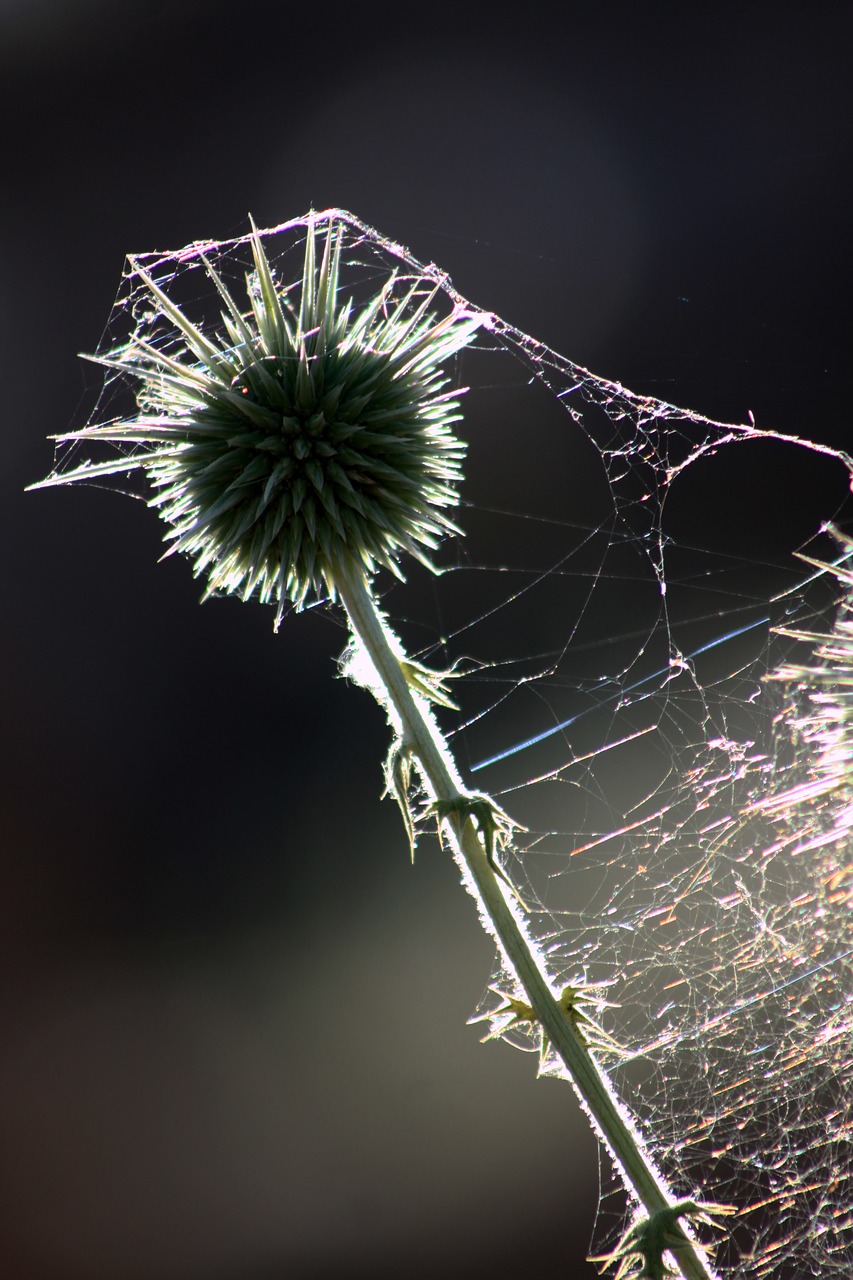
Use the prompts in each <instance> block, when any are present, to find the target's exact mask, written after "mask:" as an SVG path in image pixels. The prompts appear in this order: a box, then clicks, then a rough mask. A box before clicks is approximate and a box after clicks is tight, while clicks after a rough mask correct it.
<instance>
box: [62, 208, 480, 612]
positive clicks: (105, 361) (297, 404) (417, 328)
mask: <svg viewBox="0 0 853 1280" xmlns="http://www.w3.org/2000/svg"><path fill="white" fill-rule="evenodd" d="M317 241H318V237H317V235H316V232H315V224H314V219H311V220H309V222H308V227H307V236H306V242H305V257H304V264H303V270H302V279H301V283H300V284H299V285H298V286H297V287H296V288H293V287H291V288H290V289H284V288H282V287H281V286H280V284H279V283H278V281H277V280H276V278H275V275H274V272H273V269H272V267H271V265H270V262H269V260H268V258H267V255H266V252H265V249H264V245H263V241H262V238H261V235H260V233H258V232H257V230H255V229H254V227H253V234H252V238H251V248H252V257H253V265H254V270H253V271H252V272H251V273H250V274H249V276H248V277H247V301H248V306H245V305H244V306H243V307H241V306H240V305H239V304H238V301H237V300H236V299H235V297H234V296H233V294H232V292H231V291H230V289H229V288H228V287H227V286H226V284H225V282H224V280H223V279H222V278H221V276H220V274H219V272H218V271H217V270H216V269H215V268H214V266H213V263H212V262H211V261H209V260H208V259H207V258H205V256H204V255H203V254H201V255H200V256H201V259H202V261H203V262H204V266H205V270H206V273H207V276H208V278H209V280H210V282H211V284H212V285H213V287H214V289H215V290H216V291H217V293H218V301H219V304H220V310H221V323H220V324H219V325H218V326H216V327H214V328H212V329H211V328H207V327H201V326H197V325H196V324H194V323H193V322H191V321H190V319H189V318H188V316H187V314H186V313H185V311H184V310H183V309H182V308H181V306H179V305H178V304H177V303H176V302H175V301H173V300H172V299H171V298H170V296H169V295H168V293H167V292H166V291H165V290H164V289H163V288H161V286H160V284H159V283H157V282H156V281H155V280H154V279H153V278H152V277H151V276H150V275H148V274H147V273H146V272H145V271H144V269H143V268H142V267H141V266H139V265H137V267H136V271H137V274H138V277H139V279H140V280H141V281H142V283H143V285H144V286H145V289H146V290H147V294H148V299H149V307H148V311H149V314H148V316H147V317H146V322H145V323H140V324H139V325H138V326H137V329H136V331H135V332H134V334H133V335H132V336H131V338H130V340H129V341H128V342H127V343H126V344H124V345H123V346H120V347H118V348H116V349H113V350H111V351H108V352H107V353H106V354H105V355H100V356H96V357H89V358H91V359H94V360H96V362H98V363H100V364H102V365H106V366H107V367H108V368H109V369H113V370H117V371H118V372H119V373H122V374H125V375H130V377H131V379H132V380H133V382H134V384H135V390H136V402H137V408H138V413H137V414H136V415H135V416H133V417H131V418H127V419H123V420H120V421H114V422H109V423H106V424H103V425H95V426H90V427H87V428H85V429H83V430H81V431H77V432H72V433H69V434H67V435H64V436H61V437H59V439H60V440H66V441H67V440H75V441H82V440H89V441H92V440H100V441H108V442H111V443H115V444H118V445H120V446H121V445H126V444H132V445H133V446H134V447H135V451H134V452H132V453H131V454H129V455H128V454H127V453H124V454H123V455H122V456H121V457H119V458H118V459H116V460H114V461H111V462H107V463H101V464H92V463H86V464H83V465H82V466H78V467H77V468H76V469H74V470H72V471H66V472H64V473H60V474H57V475H55V476H52V477H50V478H49V480H48V481H45V482H43V483H46V484H47V483H53V484H57V483H67V482H72V481H76V480H85V479H90V478H92V477H94V476H95V475H107V474H119V473H122V472H127V471H129V470H131V469H134V468H141V469H142V470H143V471H144V473H145V474H146V476H147V478H148V480H149V481H150V484H151V486H152V489H153V495H152V496H151V498H150V505H151V506H153V507H154V508H155V509H156V510H157V511H158V512H159V514H160V516H161V518H162V519H163V520H164V521H165V522H166V523H167V524H168V525H169V532H168V533H167V535H166V538H167V540H168V541H169V542H170V549H169V552H167V554H170V553H172V552H175V551H178V552H182V553H184V554H186V555H188V556H189V557H190V558H191V559H192V560H193V562H194V573H195V575H196V576H199V575H205V576H206V579H207V586H206V590H205V598H206V597H207V596H209V595H211V594H213V593H218V592H224V593H233V594H237V595H239V596H241V597H242V598H243V599H248V598H249V597H250V596H256V597H258V598H259V599H260V600H261V601H264V602H266V601H271V602H274V603H276V604H277V606H278V612H277V618H276V625H278V621H279V620H280V618H281V614H282V611H283V609H284V607H285V604H286V603H287V602H288V601H290V602H292V603H293V604H294V605H295V606H296V607H297V608H300V607H301V606H302V605H303V604H304V602H305V600H306V598H307V597H308V596H309V594H311V593H314V594H316V595H318V596H322V595H323V594H325V593H329V594H331V595H332V596H334V594H335V578H336V574H337V573H339V572H340V570H341V568H342V567H343V566H344V565H351V564H352V563H353V562H355V563H356V564H359V565H361V566H362V567H363V568H364V570H365V571H366V572H367V573H372V572H373V571H374V570H375V569H376V568H377V567H378V566H384V567H386V568H388V569H391V570H392V571H393V572H395V573H396V574H397V575H398V576H400V571H399V568H398V563H397V562H398V558H399V557H400V556H401V555H402V554H404V553H410V554H412V555H414V556H416V557H417V558H418V559H420V560H421V561H422V562H424V563H426V564H429V560H428V558H427V557H428V552H429V551H431V550H433V549H434V548H435V547H436V546H437V545H438V542H439V540H440V538H441V537H442V536H443V535H444V534H446V533H457V532H459V531H458V530H457V529H456V526H455V525H454V524H453V523H452V522H451V520H450V519H449V518H448V516H447V514H446V512H447V509H448V508H449V507H452V506H454V505H455V504H456V503H457V502H458V486H459V483H460V481H461V479H462V461H463V458H464V455H465V446H464V444H463V443H462V442H461V441H460V440H458V439H457V438H456V436H455V435H454V433H453V430H452V425H453V423H455V422H456V421H458V420H459V419H460V417H461V414H460V412H459V408H460V403H459V399H458V395H459V394H460V393H459V392H454V391H451V390H449V389H448V386H449V377H448V374H447V372H446V370H445V369H444V365H445V362H446V361H447V360H448V359H449V358H450V357H452V356H453V355H454V354H455V353H456V352H458V351H459V350H460V349H461V348H462V347H464V346H466V345H467V344H468V343H469V342H470V341H471V339H472V337H473V336H474V334H475V332H476V330H477V329H478V328H479V327H480V325H481V324H482V323H483V317H482V316H481V315H480V314H478V313H476V312H472V311H470V310H468V309H467V308H465V307H464V306H463V305H462V304H461V303H456V304H455V305H454V306H453V307H452V308H451V309H450V310H447V311H446V313H445V314H443V315H439V314H436V312H435V311H434V309H433V307H434V303H435V299H436V294H437V293H438V291H439V289H440V285H437V284H435V282H434V281H431V280H429V279H428V278H427V277H425V276H422V275H419V276H416V277H415V278H408V279H405V278H404V279H401V278H400V277H399V276H398V275H397V274H396V273H393V274H391V275H390V276H389V277H387V278H386V280H385V282H384V284H383V285H382V286H381V287H380V288H379V289H378V290H377V291H376V292H375V293H374V294H373V296H372V297H371V298H370V299H369V300H368V301H367V302H365V303H364V304H362V305H356V303H355V302H354V300H353V299H352V298H346V299H342V297H341V289H340V269H341V248H342V241H343V226H342V225H341V224H340V223H338V222H335V221H334V220H330V221H329V225H328V228H327V231H326V234H325V236H324V237H323V239H322V241H321V245H322V252H321V253H320V254H319V256H318V248H320V246H319V245H318V242H317ZM152 307H153V308H154V309H155V310H156V324H152V323H151V314H150V313H151V309H152ZM164 323H165V326H166V327H167V329H168V331H169V335H170V342H169V343H166V342H164V341H162V339H158V336H157V334H158V331H162V330H163V328H164ZM175 336H177V338H178V339H179V340H178V342H177V344H176V343H175V342H174V340H173V339H174V337H175Z"/></svg>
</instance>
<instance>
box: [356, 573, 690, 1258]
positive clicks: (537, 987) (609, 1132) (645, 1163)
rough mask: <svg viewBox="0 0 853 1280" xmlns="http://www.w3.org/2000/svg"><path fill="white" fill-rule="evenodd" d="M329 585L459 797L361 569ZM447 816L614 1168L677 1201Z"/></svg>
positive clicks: (647, 1199)
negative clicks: (333, 584)
mask: <svg viewBox="0 0 853 1280" xmlns="http://www.w3.org/2000/svg"><path fill="white" fill-rule="evenodd" d="M335 587H336V589H337V592H338V595H339V597H340V599H341V601H342V603H343V605H344V607H345V609H346V611H347V614H348V616H349V621H350V625H351V627H352V630H353V632H354V634H355V636H356V637H357V638H358V639H359V640H360V642H361V644H362V645H363V646H364V649H365V650H366V651H367V654H368V656H369V657H370V660H371V662H372V663H373V666H374V668H375V670H376V673H377V675H378V676H379V678H380V680H381V681H382V684H383V686H384V688H385V692H386V694H387V697H388V699H389V701H390V703H391V705H392V706H393V709H394V711H395V712H396V714H397V717H398V718H399V720H400V723H401V726H402V729H401V733H402V742H403V744H404V745H405V746H406V747H407V748H409V749H410V750H411V752H412V756H413V757H414V759H415V761H416V763H417V765H418V769H419V771H420V773H421V776H422V779H423V782H424V784H425V786H426V788H427V790H428V791H429V792H431V793H432V796H433V798H434V799H435V800H438V801H453V800H455V799H457V798H459V797H460V796H465V795H466V791H465V788H464V786H463V785H462V782H461V779H460V777H459V775H458V773H457V771H456V767H455V764H454V761H453V758H452V756H451V754H450V751H449V749H448V747H447V744H446V743H445V741H444V739H443V738H442V735H441V733H440V731H439V729H438V728H437V726H436V725H435V723H434V721H433V718H432V715H431V714H430V713H429V712H428V711H427V709H426V707H425V704H424V703H423V702H422V700H421V699H420V698H418V697H416V696H414V695H413V693H412V690H411V689H410V687H409V684H408V682H407V680H406V677H405V675H404V673H403V670H402V668H401V666H400V657H399V656H398V652H399V651H397V652H395V648H394V645H393V644H392V643H391V634H390V632H389V630H388V628H387V626H386V625H385V622H384V621H383V619H382V616H381V614H380V612H379V610H378V608H377V605H376V602H375V601H374V599H373V597H372V595H371V594H370V591H369V589H368V586H367V584H366V582H365V578H364V574H363V572H362V571H361V570H360V569H359V568H358V567H357V566H356V565H355V564H353V563H350V564H349V565H348V566H340V567H339V569H338V571H337V572H336V574H335ZM447 821H448V823H449V824H450V826H451V828H452V830H453V835H454V839H455V843H456V845H457V847H458V849H459V852H460V854H461V857H462V860H463V861H464V864H465V866H466V867H467V869H468V872H469V874H470V877H471V880H472V881H473V884H474V887H475V889H476V895H477V897H478V899H479V902H480V905H481V907H482V910H483V911H484V912H485V913H486V915H487V916H488V918H489V920H490V921H491V924H492V927H493V929H494V933H495V937H496V938H497V940H498V943H499V945H500V948H501V950H502V951H503V954H504V956H505V957H506V960H507V962H508V964H509V966H510V968H511V969H512V971H513V973H514V974H515V975H516V977H517V979H518V981H519V982H520V983H521V985H522V987H523V988H524V990H525V992H526V994H527V1000H528V1001H529V1003H530V1005H531V1007H532V1008H533V1010H534V1011H535V1013H536V1016H537V1018H538V1020H539V1023H540V1025H541V1027H542V1029H543V1032H544V1033H545V1035H547V1037H548V1040H549V1042H550V1044H551V1045H552V1046H553V1048H554V1049H555V1051H556V1052H557V1054H558V1055H559V1057H560V1058H561V1060H562V1061H563V1063H564V1065H565V1067H566V1069H567V1071H568V1073H569V1075H570V1077H571V1079H572V1080H573V1082H574V1085H575V1088H576V1089H577V1091H578V1093H579V1094H580V1096H581V1098H582V1100H583V1102H584V1103H585V1105H586V1107H587V1109H588V1111H589V1114H590V1115H591V1117H592V1119H593V1122H594V1125H595V1127H596V1129H597V1130H598V1132H599V1135H600V1137H601V1139H602V1140H603V1142H604V1143H605V1145H606V1146H607V1148H608V1149H609V1151H610V1154H611V1156H612V1158H613V1160H614V1161H615V1163H616V1165H617V1167H618V1168H620V1169H621V1171H622V1173H623V1175H624V1178H625V1180H626V1181H627V1182H628V1183H629V1184H630V1186H631V1188H632V1189H633V1191H634V1194H635V1195H636V1197H637V1199H638V1200H639V1201H640V1203H641V1204H642V1205H643V1206H644V1208H645V1209H646V1212H647V1213H648V1214H649V1215H650V1216H651V1215H652V1214H655V1213H659V1212H660V1211H661V1210H665V1209H668V1208H670V1207H671V1206H672V1205H673V1204H674V1202H675V1201H674V1197H673V1196H672V1195H671V1194H670V1193H669V1191H668V1189H667V1187H666V1184H665V1183H664V1181H663V1179H662V1177H661V1175H660V1174H659V1173H658V1171H657V1170H656V1169H655V1167H654V1164H653V1162H652V1160H651V1157H650V1156H649V1154H648V1153H647V1151H646V1150H645V1148H644V1146H643V1143H642V1140H641V1139H640V1137H639V1134H638V1133H637V1132H636V1130H635V1128H634V1126H633V1124H632V1123H631V1122H630V1120H629V1119H628V1118H627V1116H626V1114H625V1112H624V1109H623V1108H622V1106H621V1104H620V1102H619V1101H618V1099H617V1097H616V1094H615V1092H614V1089H613V1086H612V1084H611V1083H610V1081H609V1080H608V1079H607V1076H606V1075H605V1074H604V1072H603V1071H602V1069H601V1067H600V1066H599V1065H598V1063H597V1062H596V1060H595V1058H594V1056H593V1054H592V1051H591V1049H590V1047H589V1045H588V1044H587V1043H586V1041H585V1039H584V1037H583V1034H582V1032H581V1031H580V1030H579V1029H578V1027H577V1025H576V1024H575V1022H574V1021H573V1020H572V1019H571V1018H568V1017H566V1015H565V1013H564V1012H563V1010H562V1009H561V1008H560V1006H559V1004H558V1003H557V1000H556V999H555V997H554V994H553V992H552V991H551V988H550V986H549V984H548V981H547V979H546V977H545V974H544V973H543V971H542V968H541V967H540V963H539V961H538V960H537V958H536V956H535V955H534V953H533V950H532V948H531V945H530V942H529V941H528V938H527V935H526V930H525V927H524V924H523V921H522V918H521V915H520V912H519V909H518V907H517V906H516V905H515V903H513V902H510V901H508V899H507V897H506V896H505V894H504V891H503V889H502V887H501V884H500V882H499V880H498V878H497V877H496V876H495V873H494V871H493V870H492V868H491V867H490V866H489V863H488V860H487V858H486V851H485V849H484V846H483V843H482V841H481V839H480V837H479V835H478V832H477V828H476V825H475V824H474V822H472V820H471V818H470V817H468V818H464V819H459V818H455V817H450V818H448V819H447ZM673 1256H674V1257H675V1258H676V1261H677V1263H678V1266H679V1268H680V1270H681V1273H682V1275H683V1276H684V1277H685V1280H715V1278H714V1273H713V1272H712V1271H711V1270H710V1269H709V1266H708V1263H707V1262H706V1261H705V1259H704V1258H703V1257H702V1256H701V1254H700V1253H699V1251H698V1250H697V1249H696V1248H695V1246H694V1245H693V1243H692V1242H691V1241H690V1240H689V1239H688V1237H687V1236H685V1237H684V1244H683V1245H680V1246H679V1247H678V1248H677V1251H676V1252H673Z"/></svg>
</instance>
